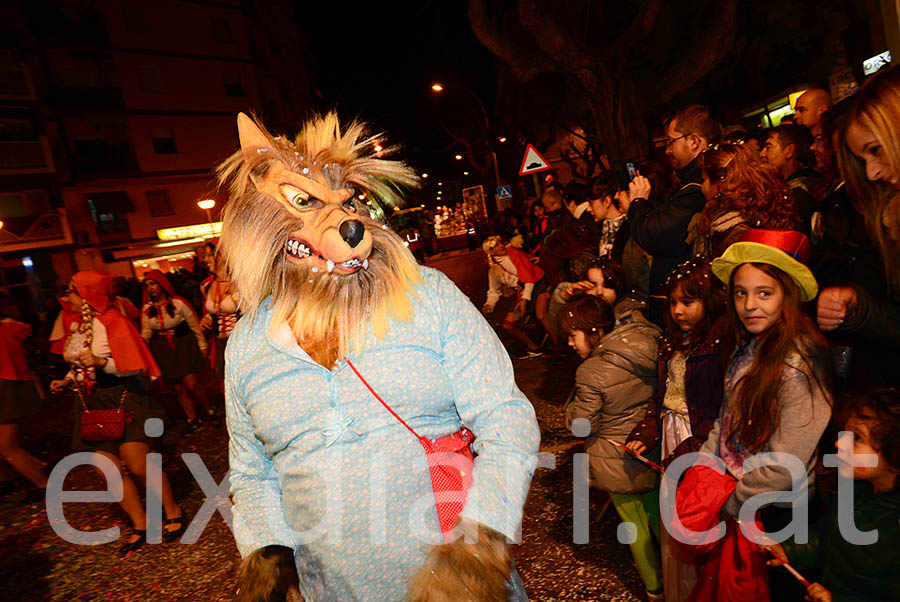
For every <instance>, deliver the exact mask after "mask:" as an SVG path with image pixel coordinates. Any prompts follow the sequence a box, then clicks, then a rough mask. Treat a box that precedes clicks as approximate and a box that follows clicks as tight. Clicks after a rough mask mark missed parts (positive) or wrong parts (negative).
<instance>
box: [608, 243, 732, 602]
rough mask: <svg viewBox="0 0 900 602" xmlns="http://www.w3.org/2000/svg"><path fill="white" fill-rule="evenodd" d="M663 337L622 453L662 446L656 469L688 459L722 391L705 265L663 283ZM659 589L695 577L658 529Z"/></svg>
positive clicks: (687, 585) (679, 593)
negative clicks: (642, 412) (652, 382)
mask: <svg viewBox="0 0 900 602" xmlns="http://www.w3.org/2000/svg"><path fill="white" fill-rule="evenodd" d="M665 291H666V297H667V299H668V311H667V312H666V332H665V334H664V335H663V337H662V341H661V343H660V346H659V360H658V371H657V374H658V379H659V381H658V386H657V388H656V394H655V395H654V397H653V399H652V400H651V402H650V407H649V408H648V410H647V415H646V416H645V417H644V419H643V420H642V421H641V423H640V424H639V425H638V426H636V427H635V428H634V430H632V432H631V435H629V437H628V442H627V443H626V446H627V448H628V450H629V451H630V452H631V453H633V454H635V455H641V454H643V453H644V452H646V451H650V450H653V449H655V448H656V446H658V445H660V444H661V445H662V450H661V451H662V453H661V457H662V459H663V465H664V466H668V465H669V463H671V462H672V461H673V460H674V459H675V458H677V457H678V456H680V455H682V454H684V453H688V452H695V451H698V450H699V449H700V446H701V445H703V443H704V442H705V441H706V437H707V435H708V434H709V431H710V430H711V429H712V427H713V425H714V424H715V421H716V419H717V418H718V417H719V409H720V407H721V405H722V394H723V388H724V384H723V383H724V376H723V364H724V353H727V351H728V350H730V348H731V346H730V344H729V342H728V341H729V340H730V339H731V338H732V337H731V336H729V335H730V329H729V324H728V320H727V319H719V318H720V317H721V316H722V314H723V313H724V311H725V290H724V287H723V286H722V284H721V282H720V281H719V280H718V279H717V278H715V276H713V273H712V270H711V269H710V267H709V262H708V261H706V260H704V259H699V258H698V259H694V260H690V261H687V262H685V263H682V264H681V265H679V266H678V267H677V268H675V271H673V272H672V274H671V275H670V276H669V278H668V280H667V281H666V283H665ZM660 547H661V550H662V559H663V584H664V588H665V597H666V600H667V602H672V601H673V600H674V601H680V600H683V599H685V598H686V597H687V596H688V594H690V591H691V589H692V588H693V585H694V583H695V582H696V580H697V576H698V575H699V572H698V567H697V563H696V562H695V560H694V558H693V555H692V554H690V552H689V551H688V550H686V549H684V548H683V547H679V546H677V545H676V544H675V543H674V542H673V541H672V539H671V537H670V536H669V534H668V532H667V530H666V529H665V528H663V529H660Z"/></svg>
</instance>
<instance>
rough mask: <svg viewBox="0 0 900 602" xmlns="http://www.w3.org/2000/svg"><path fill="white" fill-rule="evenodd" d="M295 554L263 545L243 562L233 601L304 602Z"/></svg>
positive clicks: (282, 547)
mask: <svg viewBox="0 0 900 602" xmlns="http://www.w3.org/2000/svg"><path fill="white" fill-rule="evenodd" d="M299 586H300V578H299V577H298V575H297V566H296V565H295V564H294V553H293V552H292V551H291V549H290V548H286V547H284V546H266V547H264V548H262V549H259V550H256V551H255V552H253V553H252V554H250V555H249V556H247V558H245V559H244V562H243V564H242V565H241V572H240V575H238V587H237V592H236V593H235V596H234V602H303V596H302V595H300V587H299Z"/></svg>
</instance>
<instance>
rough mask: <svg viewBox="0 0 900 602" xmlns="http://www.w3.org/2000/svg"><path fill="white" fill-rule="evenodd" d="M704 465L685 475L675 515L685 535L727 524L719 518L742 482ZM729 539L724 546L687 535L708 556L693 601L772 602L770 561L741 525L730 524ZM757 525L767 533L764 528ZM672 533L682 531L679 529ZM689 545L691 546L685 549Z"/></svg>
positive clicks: (672, 528) (705, 462)
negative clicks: (745, 535) (770, 594)
mask: <svg viewBox="0 0 900 602" xmlns="http://www.w3.org/2000/svg"><path fill="white" fill-rule="evenodd" d="M712 464H713V463H712V462H710V461H709V460H701V461H700V462H698V464H697V465H695V466H693V467H691V468H689V469H688V470H687V471H686V472H685V473H684V478H683V479H682V481H681V484H680V485H679V486H678V491H677V493H676V498H675V499H676V502H675V510H676V512H677V513H678V518H679V519H681V523H682V525H683V526H684V529H685V530H690V531H694V532H697V531H707V530H709V529H712V528H714V527H715V526H716V525H717V524H718V523H719V521H720V520H721V518H720V516H719V513H720V512H721V511H722V507H723V506H724V505H725V502H726V501H728V498H729V497H730V496H731V494H732V492H733V491H734V489H735V487H736V486H737V480H736V479H735V478H734V477H732V476H731V475H730V474H728V473H725V472H724V469H723V472H719V471H718V470H716V469H715V468H712V467H711V466H712ZM725 525H726V529H725V536H724V537H723V538H722V539H720V540H718V541H710V538H709V537H707V538H705V539H704V540H703V541H699V540H698V536H697V535H693V536H692V535H691V534H690V533H688V532H687V531H683V532H682V533H680V536H681V539H683V540H685V541H691V542H692V543H693V544H694V545H693V547H692V549H693V551H694V553H696V554H705V555H706V556H705V558H704V559H703V561H704V562H703V570H702V572H701V574H700V579H699V580H698V581H697V584H696V585H695V586H694V590H693V591H692V592H691V595H690V596H689V597H688V599H687V602H705V601H707V600H716V601H718V602H768V600H769V571H768V568H767V567H766V558H765V555H764V553H763V552H762V550H760V549H759V548H758V547H757V546H756V544H754V543H753V542H751V541H750V540H748V539H747V538H746V537H744V533H743V531H741V529H740V526H739V525H738V523H737V521H735V520H729V521H726V523H725ZM756 526H757V528H758V529H759V530H760V531H763V530H764V529H763V527H762V524H760V522H759V520H757V521H756ZM669 530H670V532H673V533H675V532H677V531H678V529H677V528H676V527H675V525H672V526H670V527H669ZM681 545H685V544H681Z"/></svg>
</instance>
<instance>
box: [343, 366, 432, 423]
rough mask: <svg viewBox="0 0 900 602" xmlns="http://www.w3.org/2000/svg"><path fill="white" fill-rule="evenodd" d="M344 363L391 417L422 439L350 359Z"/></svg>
mask: <svg viewBox="0 0 900 602" xmlns="http://www.w3.org/2000/svg"><path fill="white" fill-rule="evenodd" d="M344 361H345V362H347V365H348V366H350V369H351V370H353V372H354V374H356V376H358V377H359V380H361V381H362V384H364V385H365V386H366V388H367V389H368V390H369V391H371V393H372V395H374V396H375V399H377V400H378V401H380V402H381V405H383V406H384V408H385V409H386V410H387V411H388V412H390V413H391V416H393V417H394V418H396V419H397V420H399V421H400V424H402V425H403V426H405V427H406V428H407V429H408V430H409V432H410V433H412V434H413V435H415V437H416V439H421V437H420V436H419V433H417V432H416V431H414V430H413V429H412V427H411V426H409V425H408V424H406V421H405V420H403V419H402V418H400V416H398V415H397V412H395V411H394V410H392V409H391V406H389V405H388V404H387V403H386V402H385V401H384V400H383V399H382V398H381V396H379V395H378V393H376V392H375V389H373V388H372V385H370V384H369V383H368V382H366V379H364V378H363V375H362V374H360V373H359V370H357V369H356V366H354V365H353V364H352V363H351V362H350V360H348V359H345V360H344Z"/></svg>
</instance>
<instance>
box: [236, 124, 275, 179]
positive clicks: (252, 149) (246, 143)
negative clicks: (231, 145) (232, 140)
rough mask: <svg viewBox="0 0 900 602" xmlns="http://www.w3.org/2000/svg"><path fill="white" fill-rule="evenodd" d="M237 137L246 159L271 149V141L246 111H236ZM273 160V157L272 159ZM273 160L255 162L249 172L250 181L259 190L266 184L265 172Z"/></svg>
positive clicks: (268, 151)
mask: <svg viewBox="0 0 900 602" xmlns="http://www.w3.org/2000/svg"><path fill="white" fill-rule="evenodd" d="M237 124H238V137H239V138H240V139H241V151H243V153H244V157H245V159H246V160H248V161H249V160H250V157H252V156H253V155H255V154H256V153H270V154H271V151H272V143H271V141H270V140H269V138H268V136H266V135H265V134H264V133H263V131H262V130H261V129H260V127H259V126H258V125H256V124H255V123H254V122H253V120H252V119H250V117H248V116H247V114H246V113H238V118H237ZM273 160H274V159H273ZM272 164H273V161H262V162H259V163H256V166H255V167H254V168H253V170H252V171H251V172H250V181H251V182H253V185H254V186H256V189H257V190H259V191H260V192H262V191H263V188H264V187H265V185H266V174H267V173H268V172H269V169H270V168H271V167H272Z"/></svg>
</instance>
